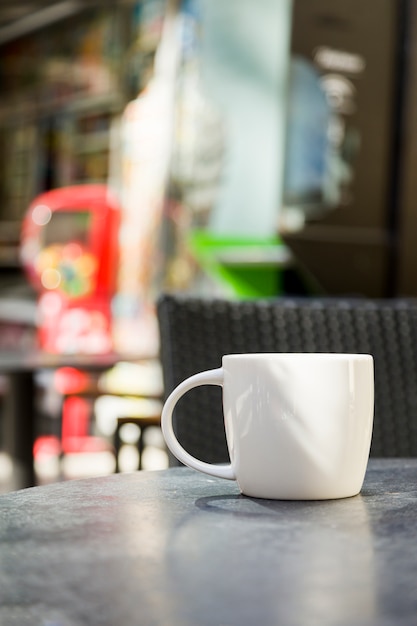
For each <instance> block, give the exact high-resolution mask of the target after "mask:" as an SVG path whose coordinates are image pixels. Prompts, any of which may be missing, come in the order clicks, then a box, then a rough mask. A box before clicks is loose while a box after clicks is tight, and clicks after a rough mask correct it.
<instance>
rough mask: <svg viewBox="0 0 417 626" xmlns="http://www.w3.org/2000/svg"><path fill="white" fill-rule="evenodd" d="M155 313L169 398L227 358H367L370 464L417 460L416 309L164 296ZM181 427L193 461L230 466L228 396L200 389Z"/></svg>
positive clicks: (354, 302) (183, 403)
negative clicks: (370, 369)
mask: <svg viewBox="0 0 417 626" xmlns="http://www.w3.org/2000/svg"><path fill="white" fill-rule="evenodd" d="M157 311H158V320H159V326H160V335H161V362H162V369H163V375H164V386H165V394H166V395H167V394H168V393H169V392H170V391H171V390H172V389H173V388H174V387H175V386H176V385H177V384H178V383H179V382H181V381H182V380H183V379H184V378H186V377H187V376H190V375H191V374H194V373H196V372H198V371H202V370H205V369H210V368H215V367H219V366H220V365H221V357H222V355H223V354H227V353H240V352H345V353H349V352H353V353H369V354H372V355H373V357H374V361H375V419H374V431H373V439H372V446H371V456H376V457H399V456H402V457H410V456H417V301H414V300H397V299H393V300H370V299H365V298H363V299H348V298H346V299H345V298H334V297H332V298H289V297H282V298H277V299H272V300H248V301H229V300H221V299H213V300H210V299H206V298H199V297H191V296H185V295H165V294H164V295H162V296H161V297H160V299H159V301H158V305H157ZM174 427H175V429H176V433H177V436H178V438H179V440H180V442H181V443H182V445H183V446H184V447H186V449H187V450H188V451H189V452H191V454H193V455H194V456H197V457H198V458H200V459H202V460H204V461H208V462H211V463H220V462H226V461H228V458H229V456H228V451H227V446H226V438H225V433H224V426H223V414H222V406H221V390H220V388H218V387H213V386H207V387H200V388H198V389H193V390H192V391H190V392H189V393H187V394H186V396H185V397H184V398H181V400H180V401H179V403H178V405H177V409H176V413H175V414H174ZM172 463H173V464H175V459H172Z"/></svg>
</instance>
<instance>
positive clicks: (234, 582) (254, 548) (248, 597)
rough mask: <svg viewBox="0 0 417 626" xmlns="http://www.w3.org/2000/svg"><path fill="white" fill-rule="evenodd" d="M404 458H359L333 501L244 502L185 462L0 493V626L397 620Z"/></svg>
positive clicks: (412, 514) (403, 608)
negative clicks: (365, 461)
mask: <svg viewBox="0 0 417 626" xmlns="http://www.w3.org/2000/svg"><path fill="white" fill-rule="evenodd" d="M416 485H417V459H416V460H401V459H396V460H376V459H372V460H371V461H370V463H369V467H368V472H367V475H366V480H365V484H364V487H363V491H362V493H361V494H360V495H359V496H356V497H354V498H349V499H345V500H335V501H324V502H285V501H271V500H259V499H251V498H248V497H245V496H242V495H240V494H239V491H238V488H237V486H236V484H235V483H234V482H230V481H226V480H221V479H216V478H211V477H208V476H205V475H203V474H199V473H197V472H195V471H193V470H189V469H188V468H171V469H169V470H164V471H156V472H144V471H143V472H136V473H132V474H119V475H112V476H109V477H103V478H92V479H84V480H78V481H68V482H63V483H57V484H52V485H48V486H42V487H33V488H30V489H24V490H21V491H18V492H14V493H10V494H6V495H4V496H1V497H0V542H1V558H0V623H1V624H5V625H7V626H13V625H15V624H16V625H19V626H26V625H28V626H29V625H30V626H38V625H39V626H40V625H42V626H82V625H83V626H84V625H90V624H91V625H93V624H94V625H100V626H106V625H108V626H130V625H132V626H133V625H135V626H137V625H138V624H141V625H142V624H143V625H144V626H153V625H163V626H235V625H236V626H245V625H247V626H255V625H259V626H270V625H271V626H277V625H281V624H282V625H283V626H284V625H285V626H291V625H315V624H317V625H320V626H323V625H331V626H337V625H340V626H342V625H343V626H352V625H355V626H357V625H361V626H364V625H372V626H373V625H375V626H382V625H383V626H387V625H391V624H392V625H393V626H394V625H395V626H398V625H400V626H401V625H407V626H410V624H412V623H415V620H416V616H417V593H416V580H417V549H416V546H415V536H416V533H415V530H416V523H417V522H416V520H417V489H416Z"/></svg>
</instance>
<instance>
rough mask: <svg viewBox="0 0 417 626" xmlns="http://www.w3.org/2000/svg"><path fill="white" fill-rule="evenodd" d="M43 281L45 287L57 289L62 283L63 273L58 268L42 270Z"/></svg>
mask: <svg viewBox="0 0 417 626" xmlns="http://www.w3.org/2000/svg"><path fill="white" fill-rule="evenodd" d="M41 283H42V286H43V287H45V289H56V288H57V287H59V285H60V283H61V274H60V273H59V272H58V270H55V269H52V268H49V269H46V270H44V271H43V272H42V275H41Z"/></svg>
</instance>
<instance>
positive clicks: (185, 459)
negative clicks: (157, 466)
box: [161, 367, 236, 480]
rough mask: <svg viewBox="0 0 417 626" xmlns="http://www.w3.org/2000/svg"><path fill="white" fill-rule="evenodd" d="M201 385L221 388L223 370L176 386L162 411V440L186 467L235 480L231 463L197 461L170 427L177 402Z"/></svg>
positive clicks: (187, 379)
mask: <svg viewBox="0 0 417 626" xmlns="http://www.w3.org/2000/svg"><path fill="white" fill-rule="evenodd" d="M202 385H219V386H220V387H223V368H222V367H219V368H218V369H214V370H207V371H205V372H200V373H199V374H194V376H190V377H189V378H186V379H185V380H184V381H183V382H182V383H180V384H179V385H178V387H176V388H175V389H174V390H173V391H172V392H171V393H170V395H169V396H168V398H167V399H166V401H165V404H164V406H163V409H162V415H161V428H162V433H163V435H164V439H165V441H166V444H167V446H168V448H169V449H170V450H171V452H172V454H173V455H174V456H176V457H177V459H178V460H179V461H181V463H184V465H188V467H191V468H193V469H195V470H198V471H199V472H204V473H205V474H210V475H211V476H217V477H218V478H227V479H228V480H236V476H235V473H234V471H233V469H232V465H231V463H229V464H227V465H214V464H211V463H206V462H205V461H199V460H198V459H196V458H195V457H194V456H192V455H191V454H189V452H187V451H186V450H184V448H183V447H182V445H181V444H180V442H179V441H178V439H177V438H176V436H175V433H174V429H173V426H172V413H173V410H174V408H175V405H176V404H177V402H178V400H179V399H180V398H181V397H182V396H183V395H184V394H185V393H187V391H190V389H193V388H194V387H200V386H202Z"/></svg>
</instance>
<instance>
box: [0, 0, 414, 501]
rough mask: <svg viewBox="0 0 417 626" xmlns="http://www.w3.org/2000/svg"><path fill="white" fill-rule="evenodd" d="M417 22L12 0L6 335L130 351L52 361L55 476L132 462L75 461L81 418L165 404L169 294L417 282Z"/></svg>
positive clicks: (103, 418) (371, 0)
mask: <svg viewBox="0 0 417 626" xmlns="http://www.w3.org/2000/svg"><path fill="white" fill-rule="evenodd" d="M416 29H417V7H416V5H415V3H413V2H411V1H409V0H367V1H366V2H363V0H338V2H336V3H335V2H332V1H331V0H257V2H253V1H251V0H228V2H222V0H177V1H174V0H142V1H134V0H119V1H116V0H114V1H108V0H100V1H94V0H55V1H53V0H31V1H29V0H22V1H20V2H15V1H12V0H2V2H1V4H0V172H1V174H0V350H1V352H2V353H3V354H4V359H5V361H7V354H9V353H10V352H13V353H19V354H23V355H24V354H25V353H28V351H32V350H34V349H39V348H40V349H41V350H43V351H45V352H48V353H51V354H55V355H65V354H78V353H83V354H87V355H93V354H105V353H110V352H115V353H117V354H119V355H120V358H119V360H118V361H117V362H115V363H114V366H113V367H112V368H111V369H110V370H109V371H106V372H105V373H103V372H100V374H97V373H96V376H95V378H94V376H92V375H91V374H90V375H89V376H88V377H87V378H83V379H80V378H79V377H78V378H77V376H78V374H79V373H80V372H79V370H78V369H77V368H76V372H78V374H77V373H76V374H75V378H74V372H72V374H71V375H70V373H68V371H66V370H62V368H61V367H59V368H58V367H57V368H54V369H52V368H49V369H48V368H39V371H37V372H36V375H37V386H36V389H37V391H36V393H37V400H36V401H37V425H36V433H37V440H36V442H37V443H36V449H35V462H36V463H37V465H36V467H37V481H38V482H42V481H44V480H54V479H56V478H57V477H58V476H59V477H62V476H64V477H73V476H79V475H85V474H87V475H89V474H90V473H102V472H108V471H114V469H115V460H114V454H110V461H108V458H107V457H106V459H107V460H105V462H104V465H103V464H100V462H98V453H107V452H108V450H107V448H106V446H104V447H100V446H99V449H97V446H96V447H95V448H94V450H91V449H90V450H86V447H85V446H84V447H83V448H82V451H83V452H86V451H87V452H89V453H91V452H93V453H94V454H93V456H94V460H93V462H92V464H91V463H90V464H88V463H87V465H85V464H84V460H85V459H84V457H85V455H84V457H83V456H82V455H81V454H80V450H79V449H77V450H76V451H75V454H74V455H73V456H74V459H72V460H71V462H68V463H67V465H66V466H65V467H66V469H64V471H63V470H62V459H63V451H64V452H65V450H66V451H67V452H68V451H69V452H74V450H73V449H72V450H70V449H69V448H68V447H67V448H65V445H64V446H63V439H62V438H63V432H62V419H63V417H64V416H65V415H66V416H67V420H69V423H70V424H71V423H72V424H73V423H74V420H75V419H76V418H75V415H76V414H77V415H78V413H77V411H81V412H82V413H83V415H84V414H86V415H87V414H88V417H86V418H85V419H86V421H87V422H88V423H89V424H90V425H89V426H88V429H89V433H88V434H89V436H91V432H90V431H91V428H92V427H91V423H93V424H94V428H95V431H94V432H95V434H98V435H99V437H101V438H102V439H104V440H108V441H109V442H110V443H113V437H114V433H115V429H116V417H115V416H120V415H125V414H126V413H128V414H135V413H136V414H138V413H139V415H148V414H157V413H158V411H159V409H160V399H161V397H162V394H163V389H162V380H161V372H160V370H159V368H158V348H159V346H158V329H157V324H156V319H155V302H156V300H157V298H158V295H159V294H161V293H162V292H164V291H182V292H186V293H196V294H201V295H209V296H213V295H221V296H225V297H230V298H253V297H279V296H281V295H286V294H291V295H303V296H312V297H313V296H315V295H341V294H342V295H347V296H365V297H366V296H368V297H376V298H387V297H394V296H407V297H409V296H415V295H417V282H416V280H415V270H416V268H417V219H416V217H417V214H416V206H417V177H416V176H415V175H414V171H415V170H416V166H417V153H416V146H417V119H416V116H415V114H414V111H415V109H416V106H417V78H416V77H417V71H416V63H417V30H416ZM52 192H54V193H52ZM56 192H58V193H56ZM51 193H52V195H51ZM124 357H125V358H124ZM60 364H61V365H62V363H61V362H60ZM3 372H4V375H2V378H1V385H0V407H1V413H0V415H1V418H2V420H3V421H6V419H7V410H8V409H7V392H8V385H9V379H8V373H7V367H6V366H5V367H4V368H3ZM71 376H72V377H71ZM92 379H94V380H92ZM74 381H75V382H74ZM92 383H94V390H95V396H94V397H93V396H92V397H93V399H91V398H89V399H88V400H86V399H85V397H83V398H81V395H82V393H84V392H85V391H86V388H87V387H88V388H89V389H90V390H91V387H92ZM74 385H75V387H74ZM77 385H78V386H77ZM74 389H75V391H76V390H79V391H80V396H79V398H78V400H80V401H81V400H82V402H79V403H78V404H76V403H74V398H73V396H74V395H75V391H74ZM81 392H82V393H81ZM68 393H71V394H72V398H71V400H72V402H71V403H69V404H68V403H67V404H65V403H64V399H65V397H66V395H68ZM93 395H94V394H93ZM138 402H139V404H138ZM121 403H124V404H121ZM132 403H133V404H132ZM135 403H136V404H135ZM146 403H147V404H146ZM64 409H65V410H64ZM77 419H78V418H77ZM128 426H129V427H132V424H130V425H128ZM133 426H134V424H133ZM139 431H140V426H139ZM126 433H127V434H126ZM126 433H125V435H124V437H125V444H126V446H127V447H128V445H129V442H130V443H132V442H133V444H134V443H135V441H136V442H137V434H136V435H135V433H134V432H133V431H132V429H131V430H130V431H128V430H126ZM135 436H136V439H135ZM148 437H149V440H150V445H149V448H150V450H148V461H147V464H146V463H144V465H145V466H146V467H148V468H149V469H152V468H160V467H165V466H166V464H167V462H168V461H167V457H166V454H165V452H164V447H163V443H162V441H161V437H160V432H159V431H158V429H156V430H154V431H150V434H148ZM93 447H94V446H93ZM132 449H133V451H134V452H133V461H132V460H129V458H130V457H129V455H128V454H125V455H124V457H123V458H125V461H124V464H123V463H121V466H122V469H123V468H125V470H126V471H129V470H131V469H134V468H135V467H136V465H135V464H136V463H137V461H138V459H137V453H136V452H135V450H136V448H135V445H133V448H132ZM152 450H153V452H152ZM135 455H136V456H135ZM64 456H66V457H68V458H69V457H70V456H71V455H70V454H66V455H64ZM90 456H91V454H90ZM83 459H84V460H83ZM67 460H68V459H67ZM120 460H121V459H120ZM118 461H119V460H117V461H116V463H118ZM144 461H145V456H144ZM58 465H59V467H58ZM80 468H81V469H80ZM119 469H120V468H119ZM12 472H13V468H12V464H11V463H10V459H9V458H8V456H7V453H6V452H5V453H4V454H2V455H1V457H0V484H1V482H2V478H3V479H4V480H3V483H4V485H5V486H4V489H5V490H7V489H8V488H10V480H9V479H10V475H11V473H12Z"/></svg>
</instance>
